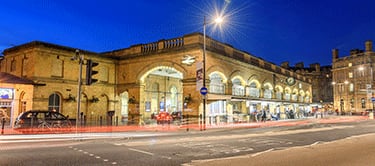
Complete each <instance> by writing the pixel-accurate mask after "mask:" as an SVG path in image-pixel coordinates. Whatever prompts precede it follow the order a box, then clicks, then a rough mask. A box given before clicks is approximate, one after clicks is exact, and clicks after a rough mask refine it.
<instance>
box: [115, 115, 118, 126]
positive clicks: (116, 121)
mask: <svg viewBox="0 0 375 166" xmlns="http://www.w3.org/2000/svg"><path fill="white" fill-rule="evenodd" d="M115 123H116V126H118V116H116V120H115Z"/></svg>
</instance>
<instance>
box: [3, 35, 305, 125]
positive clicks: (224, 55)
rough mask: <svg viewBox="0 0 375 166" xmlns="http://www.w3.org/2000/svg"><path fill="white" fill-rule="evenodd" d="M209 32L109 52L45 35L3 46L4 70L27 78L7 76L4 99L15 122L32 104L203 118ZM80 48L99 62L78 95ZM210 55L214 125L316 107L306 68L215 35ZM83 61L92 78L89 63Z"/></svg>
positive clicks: (91, 117) (129, 119)
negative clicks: (92, 81) (265, 56)
mask: <svg viewBox="0 0 375 166" xmlns="http://www.w3.org/2000/svg"><path fill="white" fill-rule="evenodd" d="M203 38H204V37H203V35H202V34H200V33H193V34H187V35H184V36H182V37H178V38H173V39H168V40H159V41H156V42H152V43H148V44H137V45H133V46H130V47H129V48H124V49H119V50H113V51H108V52H102V53H95V52H91V51H86V50H81V49H79V48H71V47H66V46H60V45H56V44H51V43H46V42H41V41H33V42H30V43H26V44H22V45H19V46H15V47H11V48H8V49H6V50H4V52H3V55H4V56H3V59H1V61H0V72H1V73H4V74H6V75H8V76H9V75H10V77H12V78H13V79H21V80H23V81H24V82H23V83H22V82H21V85H23V86H19V85H18V84H17V83H6V82H3V81H1V79H0V81H1V82H0V90H1V92H2V93H1V94H0V95H2V97H1V99H0V103H4V102H5V101H6V102H7V103H6V105H7V106H6V107H7V108H8V110H9V116H10V119H11V123H10V124H12V121H14V119H15V118H16V117H17V116H18V115H19V114H20V113H21V112H24V111H26V110H31V109H42V110H56V111H59V112H61V113H63V114H65V115H69V117H71V118H77V116H84V118H85V119H86V120H87V122H89V123H90V124H92V125H97V124H98V123H99V121H98V120H99V119H107V118H108V115H109V114H108V113H109V112H114V118H115V119H116V120H115V122H116V123H118V125H126V124H130V123H136V124H139V123H148V122H149V121H150V118H151V115H152V114H153V113H159V112H163V111H166V112H174V111H179V112H181V113H182V114H183V115H190V116H191V117H196V118H197V121H198V118H199V117H200V116H199V115H202V113H203V110H204V109H203V96H202V95H201V93H200V88H201V87H202V81H203V80H200V79H202V77H201V75H200V74H201V73H200V71H202V69H201V66H202V60H203V48H204V47H203ZM76 50H79V53H80V54H82V56H83V57H84V63H86V61H87V60H92V61H94V62H97V63H99V65H98V66H96V67H95V70H97V71H99V73H98V74H96V76H95V77H96V79H98V82H97V83H95V84H92V85H89V86H88V85H82V93H81V94H82V97H81V101H77V95H78V80H79V79H78V78H79V71H80V70H79V68H80V65H79V62H77V60H72V57H74V55H75V54H76ZM205 57H206V61H205V65H206V70H205V71H203V72H205V75H206V79H205V81H206V87H207V89H208V94H207V95H206V96H205V97H206V101H207V102H206V113H205V114H206V122H207V124H208V125H217V124H220V123H232V122H236V121H249V115H251V114H253V113H254V112H255V111H260V110H261V109H265V110H267V111H269V112H270V113H276V112H280V113H281V114H282V115H283V113H284V112H285V111H286V110H294V111H295V112H300V111H309V110H310V109H311V107H310V104H311V101H312V87H311V81H312V80H311V79H309V78H308V77H305V76H303V75H302V74H299V73H297V72H294V71H292V70H289V69H286V68H282V67H280V66H278V65H276V64H273V63H270V62H267V61H265V60H264V59H262V58H260V57H256V56H254V55H251V54H250V53H248V52H245V51H241V50H238V49H236V48H234V47H232V46H231V45H229V44H225V43H221V42H219V41H216V40H214V39H212V38H210V37H206V56H205ZM82 69H83V71H82V73H83V74H82V75H83V80H84V79H85V73H86V68H85V65H83V68H82ZM197 78H198V79H197ZM3 92H4V93H3ZM3 94H4V96H5V95H6V94H8V96H9V95H12V97H3ZM77 102H80V105H81V106H80V109H79V110H80V112H77V110H78V108H77ZM2 107H3V105H2Z"/></svg>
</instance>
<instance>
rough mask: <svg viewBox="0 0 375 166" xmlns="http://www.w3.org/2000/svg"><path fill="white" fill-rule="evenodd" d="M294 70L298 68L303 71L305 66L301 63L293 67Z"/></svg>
mask: <svg viewBox="0 0 375 166" xmlns="http://www.w3.org/2000/svg"><path fill="white" fill-rule="evenodd" d="M295 67H296V68H300V69H303V68H304V67H305V65H304V64H303V62H299V63H297V64H296V65H295Z"/></svg>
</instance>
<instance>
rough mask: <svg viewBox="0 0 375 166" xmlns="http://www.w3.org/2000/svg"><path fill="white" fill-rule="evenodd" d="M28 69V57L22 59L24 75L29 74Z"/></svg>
mask: <svg viewBox="0 0 375 166" xmlns="http://www.w3.org/2000/svg"><path fill="white" fill-rule="evenodd" d="M27 70H30V69H29V68H28V67H27V58H25V59H23V60H22V76H27Z"/></svg>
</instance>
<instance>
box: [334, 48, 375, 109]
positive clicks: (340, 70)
mask: <svg viewBox="0 0 375 166" xmlns="http://www.w3.org/2000/svg"><path fill="white" fill-rule="evenodd" d="M374 63H375V53H374V52H373V50H372V42H371V41H366V42H365V50H360V49H353V50H351V51H350V55H348V56H343V57H339V53H338V49H333V50H332V74H333V82H332V84H333V92H334V106H335V108H336V109H337V110H338V111H339V112H341V113H343V114H345V113H361V112H364V111H366V110H368V109H373V102H372V100H371V98H372V97H373V96H374V94H373V87H374V73H373V68H374Z"/></svg>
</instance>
